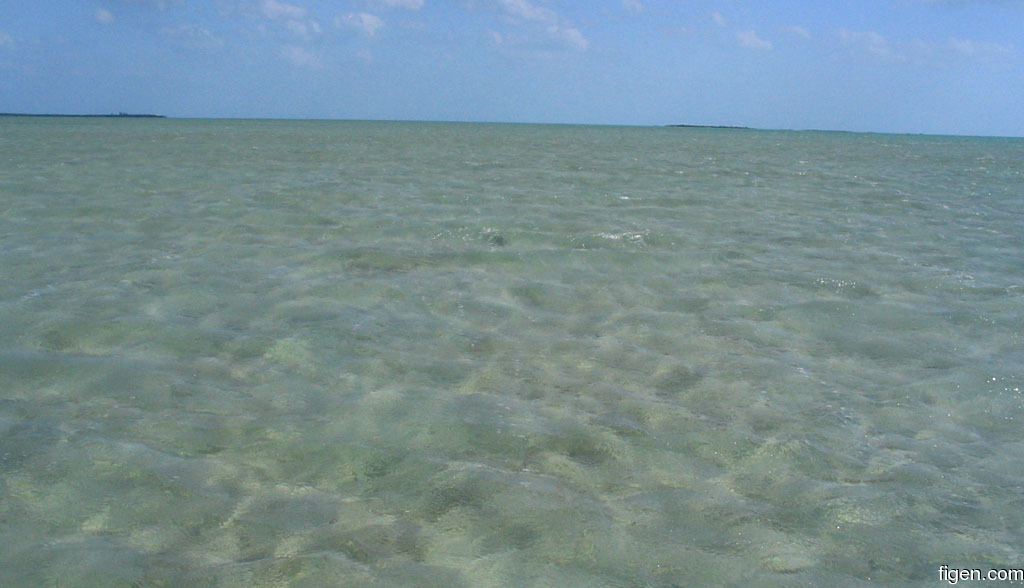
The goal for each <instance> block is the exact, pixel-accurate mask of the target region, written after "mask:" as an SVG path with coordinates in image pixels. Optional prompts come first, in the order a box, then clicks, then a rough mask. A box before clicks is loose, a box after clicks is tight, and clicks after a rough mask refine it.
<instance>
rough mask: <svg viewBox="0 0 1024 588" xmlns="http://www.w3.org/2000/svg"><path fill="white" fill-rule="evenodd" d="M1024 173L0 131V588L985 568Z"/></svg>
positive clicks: (1016, 424) (657, 148)
mask: <svg viewBox="0 0 1024 588" xmlns="http://www.w3.org/2000/svg"><path fill="white" fill-rule="evenodd" d="M1022 226H1024V140H1020V139H991V138H989V139H981V138H955V137H911V136H894V135H863V134H847V133H819V132H803V133H801V132H768V131H742V130H721V129H719V130H712V129H679V128H620V127H573V126H532V125H482V124H440V123H437V124H427V123H377V122H298V121H291V122H285V121H199V120H170V119H168V120H120V119H0V235H2V239H0V268H2V272H3V278H4V279H3V280H2V281H0V394H2V396H0V474H2V476H0V585H4V586H61V587H66V586H75V587H78V586H83V587H84V586H97V587H100V586H102V587H118V586H239V587H242V586H245V587H249V586H258V587H262V586H267V587H270V586H273V587H282V586H289V587H291V586H295V587H298V586H309V587H319V586H353V587H355V586H359V587H363V586H367V587H368V586H381V587H390V586H444V587H449V586H451V587H459V586H465V587H478V586H480V587H488V586H495V587H496V586H536V587H548V586H623V587H626V586H630V587H632V586H652V587H659V588H668V587H672V586H698V585H704V586H754V587H758V586H798V585H807V586H872V585H882V586H936V585H941V584H940V582H939V566H940V565H948V566H950V567H976V568H982V569H988V568H1020V567H1024V435H1022V434H1021V433H1022V419H1024V395H1022V392H1021V388H1022V386H1024V371H1022V366H1024V341H1022V337H1021V332H1022V325H1024V320H1022V309H1024V233H1022V231H1021V227H1022Z"/></svg>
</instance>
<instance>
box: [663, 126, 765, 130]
mask: <svg viewBox="0 0 1024 588" xmlns="http://www.w3.org/2000/svg"><path fill="white" fill-rule="evenodd" d="M665 126H666V127H677V128H684V129H747V130H750V127H730V126H725V125H665Z"/></svg>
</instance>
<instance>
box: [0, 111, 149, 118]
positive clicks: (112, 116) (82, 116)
mask: <svg viewBox="0 0 1024 588" xmlns="http://www.w3.org/2000/svg"><path fill="white" fill-rule="evenodd" d="M0 116H53V117H63V118H167V117H165V116H164V115H162V114H129V113H127V112H119V113H117V114H30V113H25V112H0Z"/></svg>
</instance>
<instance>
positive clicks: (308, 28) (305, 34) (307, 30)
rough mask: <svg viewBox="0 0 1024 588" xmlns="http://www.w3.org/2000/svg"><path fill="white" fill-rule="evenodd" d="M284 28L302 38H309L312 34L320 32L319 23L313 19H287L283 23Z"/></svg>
mask: <svg viewBox="0 0 1024 588" xmlns="http://www.w3.org/2000/svg"><path fill="white" fill-rule="evenodd" d="M284 28H286V29H288V30H289V31H291V32H293V33H295V34H296V35H298V36H300V37H302V38H303V39H309V38H311V37H312V36H313V35H318V34H320V23H318V22H316V21H315V20H310V21H306V22H303V21H301V20H289V21H288V22H286V23H284Z"/></svg>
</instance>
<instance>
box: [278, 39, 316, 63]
mask: <svg viewBox="0 0 1024 588" xmlns="http://www.w3.org/2000/svg"><path fill="white" fill-rule="evenodd" d="M281 55H282V56H283V57H284V58H285V59H287V60H288V61H290V62H291V64H292V65H294V66H295V67H308V68H311V69H318V68H319V67H320V60H319V59H317V56H316V55H313V54H312V53H310V52H309V51H307V50H306V49H303V48H302V47H297V46H295V45H285V46H284V47H283V48H282V49H281Z"/></svg>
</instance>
